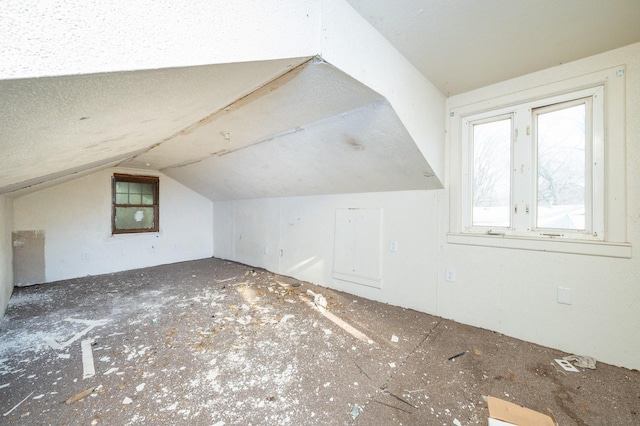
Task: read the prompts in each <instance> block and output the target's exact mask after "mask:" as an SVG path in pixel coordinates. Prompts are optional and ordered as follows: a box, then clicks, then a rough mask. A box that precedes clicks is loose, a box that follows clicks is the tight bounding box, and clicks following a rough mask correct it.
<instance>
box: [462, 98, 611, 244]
mask: <svg viewBox="0 0 640 426" xmlns="http://www.w3.org/2000/svg"><path fill="white" fill-rule="evenodd" d="M603 98H604V89H603V87H602V86H597V87H593V88H589V89H585V90H580V91H577V92H573V93H569V94H565V95H561V96H555V97H552V98H547V99H542V100H536V101H532V102H527V103H523V104H519V105H515V106H511V107H507V108H502V109H500V110H497V111H487V112H483V113H480V114H475V115H471V116H468V117H465V118H464V119H463V121H462V124H463V130H462V132H463V138H464V140H463V145H464V150H465V152H466V156H467V157H468V160H467V165H466V167H467V169H468V173H467V179H468V181H467V182H466V184H467V187H466V192H467V194H468V199H467V200H465V201H466V203H465V206H464V208H465V210H466V213H467V214H466V218H465V219H466V220H465V229H466V231H468V232H480V233H486V234H504V235H534V236H543V237H544V236H548V237H566V238H577V239H598V240H599V239H602V237H603V227H604V223H603V209H604V205H603V196H602V191H603V188H604V182H603V179H604V173H603V167H604V164H603V162H602V161H601V160H602V158H603V151H604V147H603V139H604V102H603Z"/></svg>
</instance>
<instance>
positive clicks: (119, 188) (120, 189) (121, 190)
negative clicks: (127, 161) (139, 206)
mask: <svg viewBox="0 0 640 426" xmlns="http://www.w3.org/2000/svg"><path fill="white" fill-rule="evenodd" d="M116 193H117V194H128V193H129V182H116Z"/></svg>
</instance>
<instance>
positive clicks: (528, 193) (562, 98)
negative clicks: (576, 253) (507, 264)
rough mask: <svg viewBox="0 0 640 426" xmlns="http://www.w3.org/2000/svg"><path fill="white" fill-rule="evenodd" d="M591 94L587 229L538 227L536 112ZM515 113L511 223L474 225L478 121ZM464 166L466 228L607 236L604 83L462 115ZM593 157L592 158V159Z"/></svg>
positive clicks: (541, 234)
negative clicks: (475, 140)
mask: <svg viewBox="0 0 640 426" xmlns="http://www.w3.org/2000/svg"><path fill="white" fill-rule="evenodd" d="M583 99H584V100H587V103H589V104H591V107H592V108H590V109H591V110H592V111H593V114H588V115H589V116H590V120H588V121H587V126H586V127H587V129H588V132H589V133H590V137H588V138H587V142H590V143H588V145H589V146H587V165H590V166H591V167H586V172H587V173H586V184H587V191H586V192H587V194H586V200H585V202H586V215H585V216H586V223H587V226H586V228H587V230H586V231H584V232H583V231H571V230H568V229H541V228H536V213H537V208H536V204H537V182H536V176H537V172H536V170H537V153H536V152H537V146H536V125H535V121H536V120H535V116H536V113H535V112H534V111H535V110H537V109H541V108H548V107H552V106H554V105H558V104H565V103H568V102H573V101H579V100H583ZM505 118H510V119H511V176H510V177H511V203H510V211H511V214H510V221H509V222H510V226H509V227H506V228H505V227H489V226H478V225H473V218H472V211H473V200H472V198H473V194H472V188H473V172H474V170H473V157H474V153H473V131H472V130H473V126H474V125H475V124H479V123H485V122H489V121H494V120H499V119H505ZM462 127H463V128H462V158H463V161H462V169H463V175H464V182H463V187H462V193H463V202H462V208H463V212H462V214H463V226H464V232H470V233H479V234H499V235H514V236H518V235H519V236H534V237H545V236H554V237H564V238H571V239H584V240H599V241H603V240H604V216H603V214H602V212H603V210H604V200H603V188H604V162H603V161H602V159H603V158H604V86H602V85H600V86H596V87H592V88H588V89H583V90H579V91H577V92H571V93H567V94H562V95H559V96H554V97H551V98H544V99H539V100H536V101H532V102H526V103H522V104H518V105H514V106H510V107H506V108H501V109H498V110H491V111H486V112H482V113H479V114H474V115H469V116H465V117H463V118H462ZM592 159H593V161H592Z"/></svg>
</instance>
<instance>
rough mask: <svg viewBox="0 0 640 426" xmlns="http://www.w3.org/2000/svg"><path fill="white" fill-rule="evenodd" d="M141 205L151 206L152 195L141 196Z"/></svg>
mask: <svg viewBox="0 0 640 426" xmlns="http://www.w3.org/2000/svg"><path fill="white" fill-rule="evenodd" d="M142 204H146V205H153V195H147V194H143V195H142Z"/></svg>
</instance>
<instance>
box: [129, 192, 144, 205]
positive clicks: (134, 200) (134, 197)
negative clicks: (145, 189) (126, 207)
mask: <svg viewBox="0 0 640 426" xmlns="http://www.w3.org/2000/svg"><path fill="white" fill-rule="evenodd" d="M129 204H142V195H140V194H129Z"/></svg>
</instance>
